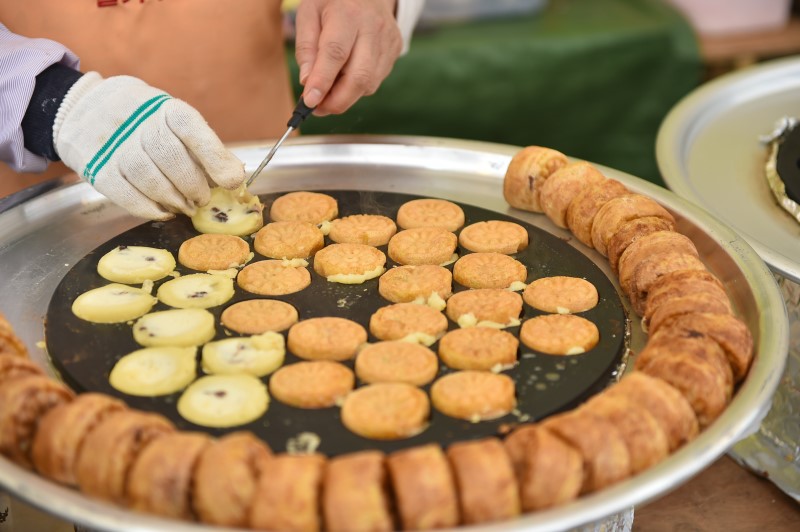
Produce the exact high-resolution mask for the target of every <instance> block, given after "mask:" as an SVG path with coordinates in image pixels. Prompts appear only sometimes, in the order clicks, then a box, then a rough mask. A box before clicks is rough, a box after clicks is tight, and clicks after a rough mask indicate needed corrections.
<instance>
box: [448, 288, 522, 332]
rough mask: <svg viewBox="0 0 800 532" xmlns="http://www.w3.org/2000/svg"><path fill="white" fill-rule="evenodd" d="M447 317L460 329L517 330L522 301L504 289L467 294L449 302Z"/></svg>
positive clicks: (489, 289)
mask: <svg viewBox="0 0 800 532" xmlns="http://www.w3.org/2000/svg"><path fill="white" fill-rule="evenodd" d="M446 314H447V317H448V318H450V319H451V320H453V321H454V322H456V323H458V325H459V327H474V326H478V327H494V328H496V329H504V328H506V327H516V326H517V325H519V317H520V316H521V315H522V297H521V296H520V295H519V294H517V293H515V292H511V291H509V290H502V289H500V288H476V289H474V290H463V291H461V292H457V293H455V294H453V296H452V297H451V298H450V299H449V300H448V301H447V311H446Z"/></svg>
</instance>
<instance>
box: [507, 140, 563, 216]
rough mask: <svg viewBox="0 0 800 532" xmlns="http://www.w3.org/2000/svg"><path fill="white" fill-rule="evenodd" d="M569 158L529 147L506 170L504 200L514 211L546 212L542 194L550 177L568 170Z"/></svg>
mask: <svg viewBox="0 0 800 532" xmlns="http://www.w3.org/2000/svg"><path fill="white" fill-rule="evenodd" d="M567 162H568V161H567V157H566V156H565V155H564V154H563V153H561V152H559V151H556V150H552V149H550V148H543V147H541V146H528V147H527V148H523V149H522V150H520V151H518V152H517V153H516V154H515V155H514V157H513V158H512V159H511V162H510V163H509V165H508V168H507V169H506V175H505V178H504V179H503V197H505V199H506V201H507V202H508V204H509V205H511V206H512V207H515V208H517V209H522V210H524V211H532V212H542V207H541V204H540V203H539V194H540V190H541V187H542V185H543V184H544V182H545V181H546V180H547V178H548V177H550V175H551V174H552V173H553V172H555V171H556V170H558V169H559V168H562V167H563V166H566V164H567Z"/></svg>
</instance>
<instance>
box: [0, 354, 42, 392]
mask: <svg viewBox="0 0 800 532" xmlns="http://www.w3.org/2000/svg"><path fill="white" fill-rule="evenodd" d="M30 375H44V370H43V369H42V368H41V367H40V366H38V365H37V364H36V363H34V362H32V361H31V360H29V359H27V358H25V357H23V356H20V355H17V354H16V353H13V354H12V353H0V387H2V386H4V385H5V383H6V382H7V381H10V380H12V379H16V378H19V377H26V376H30Z"/></svg>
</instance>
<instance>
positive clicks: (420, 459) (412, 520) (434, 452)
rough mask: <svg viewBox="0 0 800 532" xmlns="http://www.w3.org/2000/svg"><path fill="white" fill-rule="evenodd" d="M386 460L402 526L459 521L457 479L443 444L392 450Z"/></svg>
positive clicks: (411, 527)
mask: <svg viewBox="0 0 800 532" xmlns="http://www.w3.org/2000/svg"><path fill="white" fill-rule="evenodd" d="M386 464H387V466H388V467H389V476H390V478H391V481H392V488H393V489H394V496H395V500H396V504H397V512H398V514H399V516H400V524H401V525H402V528H403V529H405V530H430V529H434V528H449V527H454V526H456V525H458V521H459V513H458V497H457V495H456V487H455V480H454V479H453V473H452V472H451V471H450V465H449V464H448V462H447V457H446V456H445V454H444V453H443V452H442V449H441V447H439V446H438V445H436V444H433V443H432V444H428V445H423V446H420V447H412V448H410V449H403V450H402V451H397V452H394V453H392V454H390V455H389V457H388V458H387V459H386Z"/></svg>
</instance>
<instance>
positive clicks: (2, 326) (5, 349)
mask: <svg viewBox="0 0 800 532" xmlns="http://www.w3.org/2000/svg"><path fill="white" fill-rule="evenodd" d="M0 355H16V356H20V357H25V356H28V349H27V348H26V347H25V344H24V343H22V340H20V339H19V337H18V336H17V335H16V334H15V333H14V329H12V327H11V324H10V323H8V320H6V318H5V316H3V314H0Z"/></svg>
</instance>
